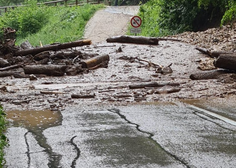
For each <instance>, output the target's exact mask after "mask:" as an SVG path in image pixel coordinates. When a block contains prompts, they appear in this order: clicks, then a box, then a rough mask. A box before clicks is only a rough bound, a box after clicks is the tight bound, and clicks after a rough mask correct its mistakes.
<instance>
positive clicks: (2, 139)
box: [0, 105, 8, 167]
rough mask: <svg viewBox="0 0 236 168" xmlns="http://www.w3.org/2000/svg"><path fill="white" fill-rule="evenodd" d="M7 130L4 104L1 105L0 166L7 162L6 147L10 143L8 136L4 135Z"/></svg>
mask: <svg viewBox="0 0 236 168" xmlns="http://www.w3.org/2000/svg"><path fill="white" fill-rule="evenodd" d="M5 131H6V118H5V113H4V112H3V109H2V106H1V105H0V167H3V166H4V164H5V160H4V148H5V146H7V144H8V142H7V138H6V136H5V135H4V133H5Z"/></svg>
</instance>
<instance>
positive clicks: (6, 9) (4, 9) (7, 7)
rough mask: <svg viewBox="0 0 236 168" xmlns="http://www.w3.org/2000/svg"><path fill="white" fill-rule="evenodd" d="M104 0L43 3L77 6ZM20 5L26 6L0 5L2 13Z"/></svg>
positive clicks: (62, 0)
mask: <svg viewBox="0 0 236 168" xmlns="http://www.w3.org/2000/svg"><path fill="white" fill-rule="evenodd" d="M72 1H73V0H70V3H71V2H72ZM102 2H103V0H83V1H81V0H74V1H73V2H72V4H69V0H57V1H50V2H44V3H43V4H45V5H54V6H57V5H65V6H75V5H76V6H77V5H83V4H85V3H89V4H100V3H102ZM108 3H109V5H110V1H109V2H108ZM38 5H41V3H38ZM20 6H24V5H15V6H1V7H0V14H1V13H2V12H7V11H8V10H9V9H15V8H17V7H20Z"/></svg>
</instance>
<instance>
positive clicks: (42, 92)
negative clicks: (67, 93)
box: [40, 90, 64, 94]
mask: <svg viewBox="0 0 236 168" xmlns="http://www.w3.org/2000/svg"><path fill="white" fill-rule="evenodd" d="M40 93H41V94H64V92H60V91H48V90H41V91H40Z"/></svg>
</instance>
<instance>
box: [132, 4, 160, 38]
mask: <svg viewBox="0 0 236 168" xmlns="http://www.w3.org/2000/svg"><path fill="white" fill-rule="evenodd" d="M158 2H159V0H152V1H148V2H147V3H145V4H143V5H141V6H140V10H139V13H138V16H140V18H141V19H142V25H141V27H140V28H141V30H142V32H141V34H139V35H142V36H150V37H156V36H163V35H164V33H163V32H161V30H160V27H159V24H158V22H157V20H158V19H159V14H160V10H161V8H160V6H159V5H158ZM131 28H132V27H131V26H130V27H129V30H130V29H131ZM128 34H131V33H130V32H128Z"/></svg>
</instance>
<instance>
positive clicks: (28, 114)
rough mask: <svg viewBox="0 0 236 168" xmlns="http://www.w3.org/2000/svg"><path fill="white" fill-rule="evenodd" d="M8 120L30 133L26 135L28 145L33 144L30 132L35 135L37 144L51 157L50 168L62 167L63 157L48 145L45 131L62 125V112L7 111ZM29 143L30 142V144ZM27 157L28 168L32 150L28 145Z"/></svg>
mask: <svg viewBox="0 0 236 168" xmlns="http://www.w3.org/2000/svg"><path fill="white" fill-rule="evenodd" d="M6 118H7V119H8V120H10V121H11V122H10V123H12V124H13V126H14V127H24V128H26V129H28V132H27V133H26V134H25V135H24V137H25V142H26V144H29V143H31V142H30V141H29V140H28V138H27V134H28V133H29V132H30V133H32V134H33V135H34V138H35V140H36V141H37V143H38V144H39V145H40V146H41V147H42V148H44V149H45V152H46V153H47V154H48V156H49V162H48V167H60V160H61V157H62V156H61V155H60V154H57V153H54V152H53V150H52V148H51V146H50V145H49V144H48V143H47V138H46V137H45V136H44V134H43V131H44V130H45V129H47V128H49V127H55V126H58V125H61V123H62V115H61V113H60V112H54V111H49V110H43V111H34V110H30V111H7V112H6ZM28 141H29V142H28ZM26 155H27V157H28V168H30V166H31V163H30V161H31V160H32V159H31V149H30V148H29V145H27V152H26Z"/></svg>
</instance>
